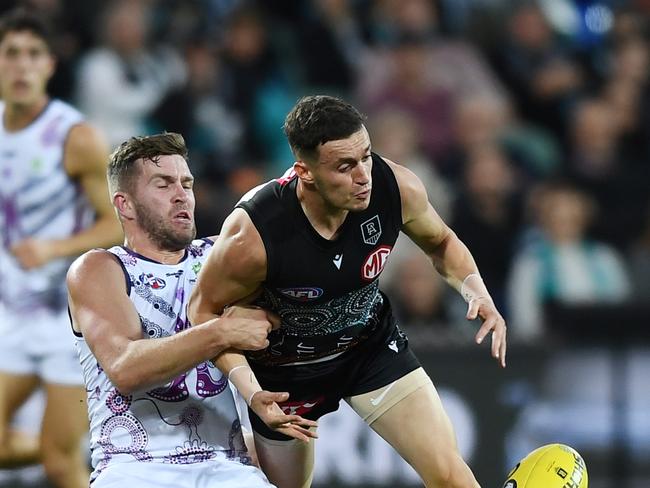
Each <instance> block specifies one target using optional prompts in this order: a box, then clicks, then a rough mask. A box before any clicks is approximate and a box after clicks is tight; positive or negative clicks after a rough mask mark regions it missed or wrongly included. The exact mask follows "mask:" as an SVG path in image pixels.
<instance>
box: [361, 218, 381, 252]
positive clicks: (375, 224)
mask: <svg viewBox="0 0 650 488" xmlns="http://www.w3.org/2000/svg"><path fill="white" fill-rule="evenodd" d="M361 236H362V237H363V242H365V243H366V244H369V245H371V246H374V245H375V244H377V242H379V238H380V237H381V222H380V221H379V216H378V215H375V216H374V217H373V218H371V219H368V220H366V221H365V222H364V223H363V224H361Z"/></svg>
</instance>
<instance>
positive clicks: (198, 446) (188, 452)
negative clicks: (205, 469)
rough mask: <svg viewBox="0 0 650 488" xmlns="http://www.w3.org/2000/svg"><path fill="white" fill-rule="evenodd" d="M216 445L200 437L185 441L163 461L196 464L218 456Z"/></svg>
mask: <svg viewBox="0 0 650 488" xmlns="http://www.w3.org/2000/svg"><path fill="white" fill-rule="evenodd" d="M216 455H217V453H216V451H215V449H214V447H212V446H210V445H208V443H206V442H204V441H201V440H199V439H194V440H192V441H185V442H184V443H183V445H182V446H178V447H177V448H176V451H175V452H173V453H171V454H168V455H167V456H165V457H164V459H163V462H165V463H169V464H194V463H200V462H203V461H207V460H209V459H212V458H214V457H216Z"/></svg>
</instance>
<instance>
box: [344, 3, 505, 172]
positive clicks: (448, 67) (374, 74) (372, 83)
mask: <svg viewBox="0 0 650 488" xmlns="http://www.w3.org/2000/svg"><path fill="white" fill-rule="evenodd" d="M377 5H378V8H379V7H380V6H381V7H383V8H384V10H386V9H388V10H387V11H389V12H390V13H391V15H388V14H386V15H384V16H383V17H382V23H380V24H379V25H378V26H375V28H376V29H378V30H380V31H382V32H384V31H386V32H387V33H385V34H382V35H381V36H377V37H378V38H379V39H381V40H382V41H383V43H382V44H378V45H377V46H376V47H375V48H374V49H373V50H371V51H369V53H368V56H367V57H366V58H365V59H364V64H363V69H362V70H361V72H360V79H359V84H358V88H357V93H358V97H359V99H360V101H361V103H362V105H363V106H364V109H365V110H366V111H367V112H368V113H369V115H370V116H371V117H375V115H374V114H375V113H376V112H378V111H380V110H382V109H384V108H386V107H397V108H399V109H401V110H404V111H407V112H409V113H411V114H412V115H413V116H415V117H416V118H417V120H418V124H419V125H420V130H421V134H422V135H421V138H422V148H423V150H424V152H425V153H426V155H427V156H428V157H430V158H432V159H433V160H434V162H435V161H437V160H438V159H440V158H441V157H442V156H444V155H445V153H446V151H448V150H449V148H450V147H451V145H452V144H453V142H454V141H453V114H454V107H455V104H456V103H458V102H459V101H460V100H462V99H463V98H465V97H467V96H470V95H471V96H485V97H486V98H495V99H498V100H501V99H503V98H505V93H504V91H503V89H502V86H501V85H500V83H499V82H498V80H497V79H496V77H495V76H494V74H493V73H492V72H491V70H490V67H489V66H488V65H487V63H486V62H485V61H484V60H483V58H482V56H481V55H480V53H479V52H478V51H477V50H475V49H474V48H473V47H472V46H471V45H470V44H469V43H467V42H464V41H461V40H459V41H452V40H449V39H445V38H442V37H441V36H440V35H439V34H438V24H437V22H438V17H437V13H436V10H435V7H434V4H433V3H432V2H428V1H424V0H410V1H408V2H405V3H401V2H395V1H391V0H388V1H386V2H383V3H381V2H380V3H378V4H377ZM380 11H381V9H380ZM377 22H378V21H377Z"/></svg>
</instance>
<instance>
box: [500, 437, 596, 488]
mask: <svg viewBox="0 0 650 488" xmlns="http://www.w3.org/2000/svg"><path fill="white" fill-rule="evenodd" d="M587 484H588V477H587V466H586V465H585V462H584V460H583V459H582V456H580V454H578V452H577V451H576V450H575V449H573V448H571V447H569V446H565V445H563V444H548V445H546V446H542V447H539V448H537V449H535V450H534V451H533V452H531V453H530V454H529V455H528V456H526V457H525V458H524V459H522V460H521V461H520V462H519V463H517V465H516V466H515V467H514V468H513V469H512V471H510V474H509V475H508V477H507V478H506V482H505V483H504V484H503V488H587Z"/></svg>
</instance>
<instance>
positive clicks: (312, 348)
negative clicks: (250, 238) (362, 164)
mask: <svg viewBox="0 0 650 488" xmlns="http://www.w3.org/2000/svg"><path fill="white" fill-rule="evenodd" d="M372 162H373V166H372V173H371V174H372V192H371V197H370V203H369V205H368V208H366V209H365V210H363V211H360V212H350V213H349V214H348V215H347V217H346V219H345V221H344V223H343V225H342V226H341V229H340V231H339V234H338V236H337V237H336V239H333V240H327V239H325V238H323V237H322V236H321V235H319V234H318V233H317V232H316V230H315V229H314V228H313V227H312V225H311V224H310V222H309V220H308V219H307V217H306V216H305V214H304V212H303V210H302V207H301V205H300V202H299V201H298V198H297V195H296V186H297V182H298V178H297V177H296V176H295V174H292V173H289V174H287V175H286V176H285V177H283V178H280V179H277V180H273V181H270V182H268V183H266V184H264V185H261V186H259V187H257V188H254V189H253V190H251V191H250V192H248V194H246V195H244V197H243V198H242V200H241V201H240V202H239V203H238V204H237V206H238V207H240V208H243V209H244V210H246V212H247V213H248V214H249V216H250V218H251V220H252V222H253V224H254V225H255V227H256V228H257V230H258V232H259V233H260V236H261V237H262V241H263V242H264V246H265V248H266V255H267V262H268V264H267V277H266V280H265V282H264V283H263V285H262V293H261V295H260V296H259V298H257V300H256V304H258V305H260V306H262V307H264V308H267V309H270V310H272V311H274V312H275V313H277V314H278V315H279V316H280V318H281V326H280V327H279V328H278V329H277V330H274V331H272V332H271V334H270V335H269V340H270V345H269V347H268V348H267V349H266V350H264V351H256V352H249V353H247V356H248V358H249V360H250V361H251V362H252V363H260V364H288V363H294V362H304V361H313V360H316V359H318V358H323V357H327V356H331V355H334V354H337V353H341V352H343V351H346V350H347V349H350V348H351V347H353V346H354V345H356V344H358V343H359V342H360V341H362V340H364V339H365V338H367V337H368V335H369V334H371V333H372V332H373V330H374V328H375V326H376V325H377V322H378V319H379V313H380V312H381V310H382V308H383V305H384V301H385V299H384V297H383V295H382V294H381V293H380V291H379V282H378V278H379V275H380V274H381V272H382V270H383V268H384V265H385V264H386V260H387V258H388V255H389V254H390V252H391V250H392V248H393V245H394V244H395V240H396V239H397V236H398V235H399V231H400V228H401V226H402V210H401V201H400V193H399V188H398V185H397V181H396V179H395V176H394V174H393V171H392V170H391V168H390V167H389V166H388V165H387V164H386V162H385V161H384V160H383V159H381V158H380V157H379V156H377V155H376V154H373V155H372Z"/></svg>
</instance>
